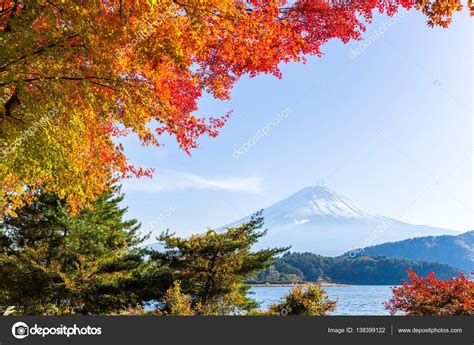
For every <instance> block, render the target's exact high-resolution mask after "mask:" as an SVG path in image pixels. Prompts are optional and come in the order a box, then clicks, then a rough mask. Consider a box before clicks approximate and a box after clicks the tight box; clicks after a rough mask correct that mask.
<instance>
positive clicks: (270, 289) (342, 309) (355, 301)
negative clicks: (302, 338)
mask: <svg viewBox="0 0 474 345" xmlns="http://www.w3.org/2000/svg"><path fill="white" fill-rule="evenodd" d="M290 290H291V287H286V286H252V288H251V289H250V290H249V293H250V295H249V297H251V298H253V299H254V300H256V301H257V302H260V303H262V304H261V306H262V309H266V308H268V306H269V305H270V304H272V303H275V302H278V301H279V300H280V299H281V298H282V297H283V296H285V295H286V294H288V292H289V291H290ZM323 290H325V291H326V294H327V295H328V297H329V298H330V299H332V300H337V308H336V310H335V312H333V313H332V315H389V312H388V311H387V310H386V309H385V306H384V304H383V303H384V302H386V301H388V300H389V299H390V298H391V296H392V290H391V289H390V286H387V285H351V286H324V287H323Z"/></svg>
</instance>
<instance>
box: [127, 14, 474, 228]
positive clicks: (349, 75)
mask: <svg viewBox="0 0 474 345" xmlns="http://www.w3.org/2000/svg"><path fill="white" fill-rule="evenodd" d="M389 21H390V18H389V17H386V16H378V17H376V20H375V21H374V23H372V24H370V25H369V26H368V30H367V32H366V34H365V37H366V38H367V39H370V37H372V39H371V42H370V45H367V46H364V45H363V43H362V42H352V43H350V44H348V45H344V44H342V43H340V42H338V41H333V42H330V43H329V44H327V45H326V46H325V47H324V49H323V51H324V53H325V55H324V56H323V57H322V58H310V59H309V61H308V63H307V64H306V65H303V64H295V63H293V64H288V65H283V66H282V71H283V79H281V80H279V79H277V78H275V77H271V76H259V77H256V78H252V79H251V78H242V79H241V80H240V81H239V82H238V84H237V85H236V87H235V88H234V90H233V92H232V100H231V101H228V102H220V101H215V100H213V99H211V98H209V97H205V98H204V99H203V100H202V101H201V103H200V110H199V114H200V115H216V114H225V113H226V112H227V111H229V110H230V109H233V111H234V112H233V114H232V117H231V119H230V120H229V122H228V123H227V125H226V126H225V127H224V128H223V129H222V130H221V133H220V135H219V137H217V138H214V139H211V138H201V139H200V145H201V147H200V148H199V149H196V150H194V151H193V152H192V156H191V157H188V156H187V155H186V154H185V153H184V152H183V151H180V150H179V148H178V147H177V145H176V143H175V141H174V140H173V139H171V138H165V139H164V143H165V146H164V147H161V148H154V147H142V146H141V145H140V144H139V142H138V140H137V139H136V138H134V137H130V138H127V139H125V140H124V144H125V147H126V152H127V155H128V156H129V157H131V159H132V162H133V163H135V164H138V165H141V166H145V167H155V168H156V173H155V177H154V178H153V180H150V179H140V180H130V181H127V182H125V183H124V187H123V191H124V192H125V194H126V198H125V201H124V204H125V205H126V206H128V207H129V213H128V216H129V217H134V218H137V219H138V220H140V221H141V222H142V224H143V226H144V229H146V230H150V229H151V230H153V231H154V232H155V233H158V232H160V231H162V230H165V229H166V228H170V229H171V230H174V231H176V232H177V233H179V234H182V235H187V234H190V233H194V232H198V231H203V230H205V229H206V228H207V227H218V226H221V225H224V224H227V223H230V222H232V221H235V220H237V219H239V218H241V217H243V216H247V215H248V214H250V213H253V212H254V211H256V210H258V209H261V208H264V207H266V206H269V205H271V204H272V203H274V202H277V201H279V200H281V199H282V198H284V197H286V196H288V195H290V194H292V193H294V192H296V191H298V190H299V189H301V188H303V187H306V186H311V185H315V184H324V185H326V186H327V187H329V188H331V189H333V190H334V191H336V192H338V193H340V194H342V195H345V196H347V197H348V198H350V199H351V200H352V201H354V202H355V203H357V204H359V205H361V206H362V207H364V208H366V209H368V210H369V211H371V212H373V213H377V214H381V215H385V216H389V217H390V216H393V215H396V214H400V212H403V214H404V217H403V218H402V219H401V220H403V221H407V222H411V223H415V224H427V225H432V226H439V227H446V228H452V229H459V230H468V229H473V228H474V226H473V220H472V214H473V209H472V161H473V160H472V156H473V155H472V154H473V142H472V56H471V54H472V29H471V19H469V17H468V15H467V11H466V13H463V14H459V15H457V16H456V18H455V21H454V23H453V25H452V26H451V27H450V28H449V29H447V30H442V29H430V28H428V27H427V26H426V25H425V18H424V17H423V16H422V15H420V14H418V13H415V12H409V13H407V14H406V15H405V16H403V17H401V18H398V19H396V20H392V23H391V24H390V23H389ZM383 30H385V32H384V33H383V34H382V31H383ZM377 33H378V34H377ZM361 44H362V45H361ZM363 49H364V51H362V50H363ZM275 119H278V120H275ZM272 121H273V122H274V123H275V124H268V123H269V122H272ZM277 122H278V123H277ZM276 123H277V124H276ZM259 131H260V132H259ZM263 132H265V133H266V135H262V133H263ZM255 135H257V137H258V139H257V140H255V139H254V141H253V142H252V141H251V139H252V138H254V136H255ZM249 140H250V141H249ZM244 149H245V150H244ZM243 150H244V151H243ZM236 152H237V153H236ZM238 152H240V154H238Z"/></svg>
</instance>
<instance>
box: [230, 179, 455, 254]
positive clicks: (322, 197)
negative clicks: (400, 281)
mask: <svg viewBox="0 0 474 345" xmlns="http://www.w3.org/2000/svg"><path fill="white" fill-rule="evenodd" d="M263 216H264V217H265V227H266V228H268V234H267V236H265V237H264V238H263V239H262V240H261V242H260V243H259V247H269V246H270V247H274V246H288V245H291V246H292V251H299V252H313V253H318V254H322V255H340V254H342V253H344V252H346V251H348V250H350V249H353V248H358V247H359V248H360V247H367V246H370V245H376V244H379V243H384V242H391V241H399V240H403V239H407V238H412V237H419V236H427V235H441V234H458V233H459V232H457V231H453V230H447V229H441V228H435V227H430V226H425V225H413V224H408V223H404V222H400V221H398V220H395V219H392V218H388V217H383V216H379V215H375V214H371V213H370V212H368V211H366V210H364V209H362V208H361V207H359V206H357V205H355V204H354V203H353V202H351V201H350V200H349V199H348V198H346V197H344V196H341V195H339V194H337V193H335V192H333V191H332V190H330V189H329V188H326V187H320V186H315V187H307V188H303V189H302V190H300V191H298V192H296V193H295V194H293V195H291V196H289V197H288V198H285V199H283V200H281V201H280V202H277V203H276V204H273V205H271V206H269V207H267V208H265V209H264V210H263ZM249 219H250V215H249V216H248V217H245V218H242V219H240V220H238V221H236V222H233V223H231V224H228V225H227V226H226V227H234V226H238V225H240V224H242V223H245V222H247V221H248V220H249Z"/></svg>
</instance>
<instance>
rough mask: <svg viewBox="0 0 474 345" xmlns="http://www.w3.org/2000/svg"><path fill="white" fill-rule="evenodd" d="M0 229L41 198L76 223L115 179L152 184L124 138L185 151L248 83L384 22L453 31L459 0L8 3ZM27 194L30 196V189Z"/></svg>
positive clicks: (0, 49) (1, 62)
mask: <svg viewBox="0 0 474 345" xmlns="http://www.w3.org/2000/svg"><path fill="white" fill-rule="evenodd" d="M0 6H1V7H0V124H1V125H0V158H1V165H0V183H1V185H2V194H1V195H0V217H1V216H3V215H5V214H14V209H15V208H17V207H20V206H22V205H24V204H25V203H27V202H30V201H31V200H32V198H34V195H35V191H36V189H37V188H38V187H39V186H43V188H44V190H45V191H51V192H54V193H56V194H57V195H58V197H59V198H64V199H66V200H67V202H68V205H69V208H70V210H71V211H73V212H77V211H78V210H80V209H81V208H82V207H84V206H87V205H88V203H89V202H91V201H93V200H94V199H95V198H96V197H97V195H100V194H101V193H102V192H104V190H105V189H107V182H108V181H109V179H110V178H113V179H121V178H124V177H128V176H132V175H135V176H142V175H149V174H150V173H151V171H149V170H143V169H140V168H137V167H134V166H133V165H131V164H130V163H129V162H128V161H127V158H126V156H125V153H124V150H123V147H121V146H120V145H117V144H116V141H114V140H113V138H114V137H120V136H124V135H127V134H129V133H135V134H136V135H138V137H139V138H140V140H141V142H142V143H143V145H157V146H158V145H160V142H161V141H160V136H161V135H163V134H169V135H172V136H174V137H176V140H177V142H178V143H179V145H180V147H181V148H182V149H183V150H185V151H186V152H188V153H189V152H190V150H191V149H193V148H195V147H196V146H197V142H196V139H197V138H198V137H199V136H202V135H210V136H216V135H217V134H218V129H219V128H220V127H222V126H223V125H224V123H225V121H226V119H227V117H228V115H229V114H216V115H212V114H211V115H209V116H206V117H200V116H198V115H196V110H197V102H198V100H199V99H200V97H201V96H202V94H203V93H209V94H211V95H212V96H214V97H215V98H217V99H221V100H225V99H228V98H229V96H230V90H231V88H232V86H233V85H234V84H235V82H236V81H237V80H238V79H239V78H240V77H241V76H242V75H245V74H248V75H250V76H256V75H258V74H261V73H267V74H272V75H275V76H277V77H280V70H279V68H278V66H279V64H280V63H282V62H290V61H302V60H304V55H317V56H320V55H321V46H322V45H323V44H324V43H326V42H327V41H329V40H331V39H340V40H341V41H343V42H348V41H350V40H356V39H360V38H361V33H362V32H363V31H364V30H365V26H364V23H365V22H370V20H371V18H372V13H373V12H374V11H379V12H385V13H388V14H389V15H393V14H394V13H396V11H398V10H400V9H401V8H405V9H412V8H414V9H418V10H420V11H422V12H423V13H425V14H426V15H427V16H428V24H429V25H431V26H433V25H440V26H443V27H445V26H447V25H449V23H450V22H451V19H452V16H453V14H454V12H456V11H460V10H461V9H462V5H461V2H460V1H458V0H434V1H428V0H353V1H351V0H338V1H336V0H335V1H329V0H312V1H309V0H298V1H290V2H287V1H283V0H247V1H243V0H186V1H185V0H135V1H122V0H120V1H119V0H106V1H103V0H101V1H97V0H81V1H79V0H76V1H57V0H49V1H46V0H34V1H26V0H25V1H19V0H1V1H0ZM26 186H27V188H26Z"/></svg>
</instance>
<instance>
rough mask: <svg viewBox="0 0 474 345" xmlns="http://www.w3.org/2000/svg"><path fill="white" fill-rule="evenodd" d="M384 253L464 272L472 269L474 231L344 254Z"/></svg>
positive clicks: (423, 238)
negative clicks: (447, 266)
mask: <svg viewBox="0 0 474 345" xmlns="http://www.w3.org/2000/svg"><path fill="white" fill-rule="evenodd" d="M354 253H357V256H361V255H385V256H390V257H398V258H407V259H413V260H429V261H436V262H440V263H445V264H449V265H453V266H456V267H459V268H461V269H463V270H464V271H465V272H466V273H470V272H472V271H474V231H469V232H466V233H464V234H461V235H457V236H427V237H419V238H413V239H409V240H404V241H399V242H392V243H384V244H380V245H377V246H371V247H367V248H363V249H361V250H357V251H353V252H348V253H346V254H345V255H351V254H352V255H354Z"/></svg>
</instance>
